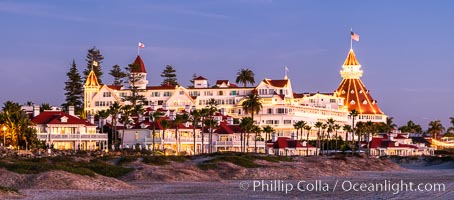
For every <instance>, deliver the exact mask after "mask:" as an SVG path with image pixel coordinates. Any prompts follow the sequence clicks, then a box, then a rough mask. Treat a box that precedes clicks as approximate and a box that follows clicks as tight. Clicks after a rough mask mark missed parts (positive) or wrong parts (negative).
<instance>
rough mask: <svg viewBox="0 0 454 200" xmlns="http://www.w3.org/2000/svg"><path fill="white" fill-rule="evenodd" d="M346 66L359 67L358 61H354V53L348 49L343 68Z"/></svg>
mask: <svg viewBox="0 0 454 200" xmlns="http://www.w3.org/2000/svg"><path fill="white" fill-rule="evenodd" d="M348 65H359V62H358V60H357V59H356V56H355V52H353V49H350V51H349V52H348V55H347V58H346V59H345V61H344V66H348Z"/></svg>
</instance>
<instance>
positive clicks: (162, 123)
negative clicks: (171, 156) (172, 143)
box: [159, 119, 170, 152]
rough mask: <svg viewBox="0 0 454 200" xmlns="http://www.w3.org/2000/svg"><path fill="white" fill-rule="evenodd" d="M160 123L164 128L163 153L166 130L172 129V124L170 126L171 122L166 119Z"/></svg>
mask: <svg viewBox="0 0 454 200" xmlns="http://www.w3.org/2000/svg"><path fill="white" fill-rule="evenodd" d="M159 123H160V124H161V127H162V138H161V142H162V151H163V152H164V138H165V134H166V130H167V129H168V128H169V127H170V124H169V121H167V120H166V119H161V120H160V121H159Z"/></svg>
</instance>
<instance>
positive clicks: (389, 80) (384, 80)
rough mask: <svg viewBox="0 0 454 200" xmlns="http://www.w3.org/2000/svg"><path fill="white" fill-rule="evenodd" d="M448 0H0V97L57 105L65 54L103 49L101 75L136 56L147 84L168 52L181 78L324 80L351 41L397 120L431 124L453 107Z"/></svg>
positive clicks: (307, 87) (325, 83)
mask: <svg viewBox="0 0 454 200" xmlns="http://www.w3.org/2000/svg"><path fill="white" fill-rule="evenodd" d="M452 8H454V2H451V1H441V0H439V1H410V0H408V1H404V0H402V1H391V0H385V1H359V0H357V1H348V0H345V1H315V0H314V1H299V0H293V1H290V0H288V1H285V0H283V1H276V0H228V1H227V0H222V1H221V0H209V1H208V0H207V1H194V0H192V1H148V0H147V1H137V0H136V1H107V0H105V1H101V0H98V1H92V0H80V1H57V0H55V1H39V2H38V1H0V23H1V25H2V31H1V32H0V36H1V37H0V41H1V43H0V44H1V47H0V74H2V76H1V78H0V91H1V93H0V94H1V96H0V103H2V102H4V101H6V100H13V101H18V102H21V103H23V102H26V101H28V100H31V101H33V102H35V103H37V104H41V103H42V102H49V103H51V104H53V105H60V104H61V103H62V102H63V100H64V95H63V93H64V91H63V87H64V82H65V81H66V79H67V77H66V75H65V74H66V72H67V71H68V69H69V67H70V63H71V61H72V59H75V61H76V63H77V64H78V67H79V70H80V71H82V70H83V68H84V67H85V61H84V59H85V56H86V52H87V49H89V48H91V47H93V46H96V47H97V48H99V49H100V50H101V52H102V54H103V55H104V57H105V59H104V62H103V63H102V65H101V66H102V69H103V71H104V74H105V75H104V77H103V81H104V82H106V83H111V81H112V78H111V77H110V76H109V75H108V74H107V73H108V70H110V69H111V67H112V66H113V65H115V64H118V65H120V66H126V65H127V64H128V63H131V62H132V61H133V60H134V58H135V56H136V54H137V42H138V41H141V42H143V43H145V45H146V48H145V49H142V50H141V56H142V58H143V60H144V62H145V64H146V66H147V70H148V73H149V74H148V79H149V81H150V84H151V85H156V84H159V83H160V82H161V80H162V79H161V77H160V76H159V74H160V72H161V71H162V70H163V68H164V66H165V65H166V64H170V65H173V66H174V67H175V69H176V70H177V76H178V81H179V82H180V84H182V85H185V86H187V85H188V84H189V79H190V78H191V76H192V74H193V73H197V74H199V75H203V76H205V77H206V78H208V79H209V80H210V82H211V83H213V82H214V81H216V80H217V79H229V80H231V81H234V79H235V74H236V72H237V71H238V69H240V68H242V67H247V68H250V69H252V70H253V71H254V72H255V73H256V81H260V80H262V79H263V78H274V79H280V78H282V77H283V74H284V66H288V68H289V70H290V79H291V81H292V85H293V87H294V90H295V91H296V92H317V91H320V92H332V91H334V90H335V89H336V88H337V87H338V84H339V83H340V81H341V77H340V75H339V70H340V69H341V65H342V63H343V61H344V59H345V57H346V55H347V52H348V50H349V48H350V40H349V37H350V36H349V31H350V28H353V31H355V32H356V33H358V34H359V35H360V36H361V40H360V42H358V43H354V47H353V48H354V50H355V53H356V55H357V57H358V60H359V62H360V63H361V64H362V65H363V70H364V76H363V78H362V80H363V82H364V83H365V84H366V87H367V88H368V89H369V90H370V91H371V94H372V96H373V97H374V98H375V99H377V100H378V102H379V105H380V107H381V109H382V110H383V111H384V112H385V113H386V114H388V115H390V116H393V117H394V118H395V121H396V122H397V124H398V125H402V124H404V123H406V122H407V121H408V120H414V121H415V122H417V123H420V124H421V125H423V127H427V123H428V122H429V121H430V120H435V119H441V120H442V121H443V123H444V125H445V126H449V124H448V118H449V117H452V116H454V78H453V76H454V61H453V56H454V55H453V51H452V46H453V44H454V39H453V38H454V37H453V35H454V21H453V20H452V19H454V13H453V12H452V11H451V10H452Z"/></svg>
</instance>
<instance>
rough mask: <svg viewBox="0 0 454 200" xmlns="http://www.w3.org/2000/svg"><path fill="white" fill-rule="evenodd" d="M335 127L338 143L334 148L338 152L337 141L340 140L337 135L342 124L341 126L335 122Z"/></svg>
mask: <svg viewBox="0 0 454 200" xmlns="http://www.w3.org/2000/svg"><path fill="white" fill-rule="evenodd" d="M333 128H334V131H335V132H336V145H335V148H334V149H335V150H336V152H337V150H338V149H337V147H338V145H337V141H338V140H339V137H338V136H337V130H339V129H340V128H341V126H340V125H339V124H334V126H333Z"/></svg>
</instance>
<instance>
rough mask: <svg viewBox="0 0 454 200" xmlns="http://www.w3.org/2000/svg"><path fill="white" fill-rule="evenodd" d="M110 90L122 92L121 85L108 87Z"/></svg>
mask: <svg viewBox="0 0 454 200" xmlns="http://www.w3.org/2000/svg"><path fill="white" fill-rule="evenodd" d="M106 86H107V87H108V88H110V89H112V90H121V87H123V86H121V85H106Z"/></svg>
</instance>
